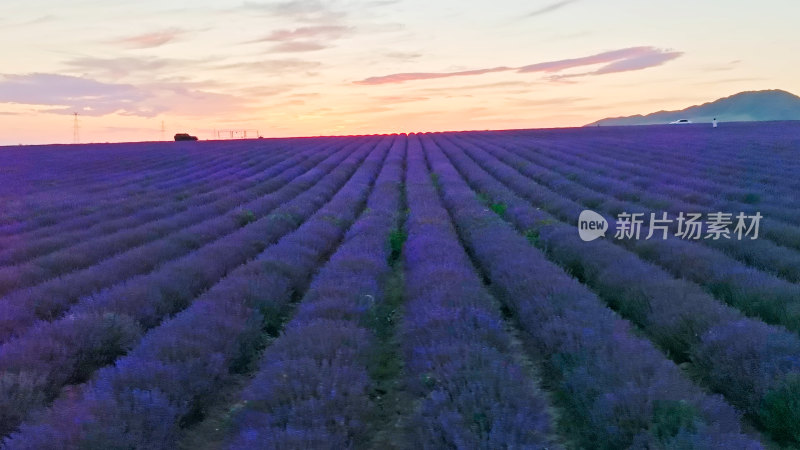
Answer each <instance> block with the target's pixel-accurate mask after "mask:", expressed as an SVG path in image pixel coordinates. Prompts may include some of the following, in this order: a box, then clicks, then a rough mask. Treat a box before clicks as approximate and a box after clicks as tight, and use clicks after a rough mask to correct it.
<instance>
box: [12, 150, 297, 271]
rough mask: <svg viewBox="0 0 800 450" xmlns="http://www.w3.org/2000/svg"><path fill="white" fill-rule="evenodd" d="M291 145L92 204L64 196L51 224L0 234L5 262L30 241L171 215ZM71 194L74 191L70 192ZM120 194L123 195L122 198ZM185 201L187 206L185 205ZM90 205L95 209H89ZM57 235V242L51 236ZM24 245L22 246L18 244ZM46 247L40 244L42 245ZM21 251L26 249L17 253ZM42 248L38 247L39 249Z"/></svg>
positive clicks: (44, 244) (41, 242)
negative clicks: (196, 198) (18, 247)
mask: <svg viewBox="0 0 800 450" xmlns="http://www.w3.org/2000/svg"><path fill="white" fill-rule="evenodd" d="M289 151H290V150H288V149H279V150H278V149H276V151H274V152H270V153H269V154H267V156H268V157H267V158H265V157H264V156H263V155H257V154H256V155H241V154H239V153H236V154H231V155H229V156H228V158H229V159H230V163H226V164H224V165H219V164H215V165H214V166H212V167H211V168H210V169H209V170H208V171H205V172H200V171H190V173H189V174H187V175H186V176H185V177H183V178H176V175H177V174H174V175H173V176H172V177H170V181H171V183H170V184H169V185H167V186H162V187H159V188H158V189H148V190H146V191H145V192H142V193H139V192H136V193H134V194H128V193H126V192H120V191H118V190H114V189H112V191H114V194H116V195H114V196H113V198H112V199H111V200H106V201H103V200H102V199H99V198H97V197H98V196H97V195H94V196H92V195H89V196H87V197H86V198H87V199H89V200H90V201H91V202H92V204H91V206H90V207H87V208H82V207H80V206H77V205H72V204H70V201H71V198H70V199H69V200H68V199H65V200H64V201H63V202H62V204H61V205H60V207H59V208H58V211H57V214H54V215H52V216H51V218H50V220H51V221H52V222H53V225H52V226H48V227H42V228H36V229H32V230H29V231H27V232H19V233H16V234H14V235H10V236H3V237H2V238H0V246H2V248H3V251H2V252H0V263H2V264H7V263H9V262H21V261H23V260H24V258H25V257H27V256H28V254H29V253H30V252H31V250H28V249H27V248H26V247H25V246H32V245H34V244H35V246H36V247H35V249H36V250H37V252H41V251H42V250H50V249H53V248H58V247H57V244H58V243H60V242H62V241H63V239H62V238H61V236H62V235H68V234H76V237H77V238H78V239H80V238H82V237H83V236H95V235H102V234H107V233H110V232H113V231H117V230H121V229H125V228H131V227H133V226H136V225H138V224H140V223H144V222H147V221H151V220H156V219H158V218H162V217H167V216H168V215H169V214H174V213H175V212H177V211H179V210H180V209H181V207H182V205H186V204H190V203H187V202H190V201H193V200H195V197H199V196H203V195H206V194H207V193H209V192H213V191H215V190H218V189H219V188H220V184H221V183H224V182H226V181H227V182H230V181H231V178H233V177H241V176H249V174H252V173H254V172H255V171H256V170H258V168H259V167H266V166H268V165H269V164H275V163H276V162H277V161H280V160H282V159H285V158H286V157H287V156H288V152H289ZM67 195H68V196H69V197H73V196H74V195H75V194H72V193H68V194H67ZM120 199H124V200H123V201H120ZM184 207H185V206H184ZM86 211H94V212H93V213H89V214H87V213H86ZM50 241H55V242H52V243H51V242H50ZM20 245H22V246H23V248H22V249H21V250H18V249H15V248H14V247H16V246H20ZM40 248H41V249H42V250H39V249H40ZM15 252H21V254H15ZM37 254H39V253H37Z"/></svg>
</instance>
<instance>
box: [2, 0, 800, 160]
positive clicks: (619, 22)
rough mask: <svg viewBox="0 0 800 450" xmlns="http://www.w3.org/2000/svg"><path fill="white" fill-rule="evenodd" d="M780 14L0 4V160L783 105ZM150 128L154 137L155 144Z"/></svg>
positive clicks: (777, 6)
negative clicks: (755, 93) (43, 149)
mask: <svg viewBox="0 0 800 450" xmlns="http://www.w3.org/2000/svg"><path fill="white" fill-rule="evenodd" d="M798 13H800V4H798V2H796V1H795V0H765V1H762V2H757V3H752V2H744V1H733V2H732V1H721V0H719V1H717V0H714V1H707V2H702V3H701V4H697V3H696V2H688V1H672V2H659V3H657V4H654V3H652V2H640V1H634V0H613V1H604V2H600V1H595V0H538V1H521V0H513V1H506V2H502V7H498V4H497V3H486V2H478V1H440V2H430V1H426V2H423V1H419V0H402V1H393V0H361V1H338V0H334V1H314V0H288V1H277V2H275V1H273V2H267V1H255V0H254V1H213V2H212V1H210V0H198V1H191V2H190V1H185V0H181V1H170V2H157V1H154V0H143V1H138V2H129V3H126V4H121V3H118V2H98V1H93V0H92V1H90V0H82V1H74V2H59V1H56V0H30V1H26V2H3V3H2V4H0V40H2V42H4V45H3V49H2V57H3V68H2V70H0V130H2V133H0V145H7V144H18V143H23V144H30V143H53V142H64V143H68V142H71V141H72V139H73V133H72V132H73V121H72V119H73V118H72V114H73V113H74V112H78V113H79V114H80V127H81V128H80V134H81V137H80V139H81V141H83V142H105V141H112V142H113V141H130V140H154V139H161V138H162V137H164V136H166V137H167V138H168V137H170V136H171V135H172V134H173V133H176V132H182V131H187V132H191V133H193V134H197V135H198V136H199V137H200V138H201V139H207V138H210V137H211V136H212V133H213V130H214V129H225V128H235V129H244V128H248V129H259V130H260V131H261V133H262V134H264V135H267V136H289V135H323V134H351V133H384V132H406V131H432V130H463V129H505V128H531V127H554V126H581V125H584V124H586V123H589V122H592V121H594V120H597V119H598V118H601V117H617V116H627V115H632V114H638V113H642V112H647V111H655V110H661V109H665V110H672V109H680V108H683V107H685V106H686V105H692V104H700V103H704V102H707V101H710V100H713V99H715V98H720V97H724V96H727V95H731V94H732V93H735V92H740V91H746V90H761V89H774V88H780V89H784V90H787V91H789V92H800V81H798V80H799V79H798V77H797V76H796V75H797V73H798V68H800V59H799V58H798V56H797V53H796V50H795V48H794V47H795V45H796V29H795V23H794V22H795V19H796V17H798ZM162 122H163V123H164V124H165V134H162V133H161V132H160V130H161V127H162Z"/></svg>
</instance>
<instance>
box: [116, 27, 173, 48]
mask: <svg viewBox="0 0 800 450" xmlns="http://www.w3.org/2000/svg"><path fill="white" fill-rule="evenodd" d="M184 33H186V31H184V30H180V29H178V28H169V29H166V30H161V31H153V32H151V33H144V34H139V35H136V36H130V37H125V38H120V39H115V40H113V41H111V43H112V44H120V45H123V46H125V47H128V48H154V47H160V46H162V45H164V44H167V43H169V42H172V41H174V40H176V39H177V38H178V37H180V36H181V35H182V34H184Z"/></svg>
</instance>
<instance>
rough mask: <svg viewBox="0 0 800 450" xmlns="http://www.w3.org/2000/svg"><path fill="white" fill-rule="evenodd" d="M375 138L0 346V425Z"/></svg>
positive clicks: (175, 296) (132, 333)
mask: <svg viewBox="0 0 800 450" xmlns="http://www.w3.org/2000/svg"><path fill="white" fill-rule="evenodd" d="M375 143H376V140H375V139H369V140H366V141H358V142H357V143H356V142H353V145H358V149H357V150H355V151H348V150H347V149H345V150H343V151H341V152H340V153H344V154H345V155H342V156H339V155H338V154H337V155H335V156H334V157H333V158H330V159H329V160H327V161H325V162H323V163H321V164H320V166H318V167H316V168H314V169H312V170H311V171H309V172H307V173H306V174H304V175H301V176H300V177H298V180H300V183H293V186H292V187H291V188H292V189H296V190H297V191H299V192H301V193H300V195H298V196H297V197H295V198H293V199H291V200H289V201H286V200H288V199H285V198H284V199H279V198H275V200H276V201H275V205H274V206H275V207H276V209H274V210H273V212H272V213H271V214H270V215H269V216H267V217H265V218H263V219H260V220H257V221H255V222H253V223H250V224H248V225H247V226H245V227H243V228H241V229H240V230H238V231H236V232H234V233H232V234H230V235H228V236H226V237H224V238H222V239H219V240H217V241H215V242H213V243H212V244H209V245H206V246H204V247H202V248H201V249H199V250H197V251H195V252H192V253H191V254H189V255H187V256H186V257H183V258H180V259H178V260H175V261H172V262H170V263H167V264H165V265H163V266H162V267H161V268H160V269H159V270H158V271H156V272H153V273H151V274H149V275H146V276H142V277H137V278H134V279H131V280H129V281H128V282H127V283H125V284H121V285H118V286H116V287H115V288H112V289H108V290H105V291H102V292H100V293H99V294H97V295H93V296H91V297H87V298H84V299H82V300H81V301H80V302H79V303H78V304H76V305H75V306H74V307H73V308H71V309H70V310H69V311H68V313H67V315H66V316H65V317H64V318H62V319H59V320H56V321H54V322H40V323H38V324H36V325H35V326H33V327H32V328H31V329H29V330H28V331H27V333H25V334H24V335H22V336H20V337H19V338H16V339H12V340H10V341H8V342H6V343H5V344H3V345H2V346H0V372H2V373H3V376H4V378H5V379H6V380H7V381H6V382H5V383H3V385H2V386H0V388H2V389H3V393H2V395H0V417H2V418H3V420H0V424H3V425H4V426H5V429H4V430H3V431H5V432H8V431H9V427H13V426H15V425H16V424H17V423H19V420H21V419H22V418H24V417H25V415H26V414H27V413H28V412H29V411H31V410H32V409H34V408H36V407H38V406H40V405H42V404H43V403H46V402H49V401H51V400H52V399H53V398H54V397H55V395H56V394H57V393H58V391H59V389H60V388H61V387H62V386H64V385H65V384H74V383H78V382H82V381H84V380H86V379H87V378H88V377H89V376H90V375H91V373H92V372H93V371H94V370H96V369H97V368H99V367H100V366H103V365H105V364H108V363H110V362H112V361H113V360H114V359H115V358H116V357H117V356H119V355H120V354H122V353H124V352H125V351H126V350H127V349H128V348H130V347H131V345H132V344H133V343H135V342H137V341H138V339H139V337H138V330H139V329H142V330H148V329H151V328H153V327H155V326H157V325H158V324H159V322H161V321H162V320H163V319H164V318H165V317H169V316H170V315H172V314H175V313H177V312H179V311H181V310H183V309H185V308H186V307H188V306H189V305H190V304H191V302H192V301H193V300H194V298H195V297H196V296H197V295H200V294H201V293H202V292H203V291H205V290H207V289H208V288H210V287H211V286H213V285H214V284H215V283H217V282H218V281H219V280H220V279H222V278H223V277H224V276H225V275H226V274H227V273H229V272H230V271H231V270H233V269H234V268H235V267H237V266H239V265H241V264H244V263H246V262H247V261H248V260H250V259H252V258H253V257H255V256H256V255H258V254H259V253H261V252H262V251H263V250H264V249H265V248H267V247H268V246H269V245H271V244H272V243H274V242H276V241H277V240H278V239H280V238H281V237H282V236H284V235H286V234H288V233H290V232H291V231H293V230H294V229H296V228H297V227H298V226H300V225H301V224H302V223H303V222H304V221H305V220H306V219H307V218H308V217H309V216H311V215H312V214H313V213H314V212H315V211H317V210H318V209H319V208H320V207H322V206H323V205H324V204H325V203H326V202H327V201H328V200H329V199H330V198H331V197H332V196H333V195H334V194H335V192H336V191H338V190H339V189H340V188H341V186H342V185H344V184H345V183H346V182H347V180H348V179H349V178H350V177H351V175H352V174H353V173H354V172H355V170H356V168H357V166H358V165H359V164H360V163H361V161H362V160H363V159H364V158H365V157H366V156H367V154H369V152H370V151H371V149H372V148H373V147H374V145H375ZM342 160H344V162H341V161H342ZM340 162H341V164H340ZM12 393H13V394H14V395H11V394H12Z"/></svg>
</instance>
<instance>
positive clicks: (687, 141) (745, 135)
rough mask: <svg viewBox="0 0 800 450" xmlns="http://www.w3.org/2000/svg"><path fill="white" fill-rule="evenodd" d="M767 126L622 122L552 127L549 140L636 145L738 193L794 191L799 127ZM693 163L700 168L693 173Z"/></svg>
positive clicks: (699, 179)
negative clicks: (566, 129)
mask: <svg viewBox="0 0 800 450" xmlns="http://www.w3.org/2000/svg"><path fill="white" fill-rule="evenodd" d="M766 130H767V131H768V132H767V133H765V127H758V129H756V130H752V129H748V128H747V127H741V126H739V127H737V128H735V129H734V128H732V129H729V130H726V131H725V132H724V133H716V134H711V133H713V131H712V130H707V131H706V132H697V131H696V130H695V131H692V130H675V129H669V127H662V128H653V127H650V128H648V129H636V128H617V129H610V130H607V131H605V130H603V131H601V130H597V132H595V131H593V130H592V131H589V130H581V131H582V132H580V133H570V134H569V135H565V134H560V133H557V132H556V133H550V134H549V136H547V141H548V142H553V141H554V140H556V141H568V142H571V143H575V141H576V140H581V141H582V142H584V143H589V142H590V143H591V144H592V145H596V146H597V151H598V152H604V153H607V154H610V155H614V154H617V153H618V152H620V151H622V152H625V151H626V148H625V147H628V146H630V147H634V149H635V153H639V154H641V155H642V156H643V157H644V158H645V159H646V161H645V162H644V164H645V165H648V166H664V167H672V168H674V169H676V170H679V171H681V172H682V173H684V174H687V177H686V178H695V179H694V180H689V181H688V182H689V183H699V184H698V186H700V187H701V189H702V186H703V185H704V183H708V182H709V181H710V180H717V181H720V182H722V184H723V188H724V189H725V190H726V191H728V192H730V193H731V194H734V197H735V196H739V197H741V196H743V195H745V194H746V192H747V191H745V190H743V189H745V188H746V187H748V186H749V187H752V186H753V185H757V186H764V187H766V188H767V189H766V191H765V192H766V193H768V194H770V193H772V192H773V191H774V192H775V194H778V193H780V192H782V193H784V194H785V193H791V192H794V190H796V189H798V188H800V183H799V182H797V181H795V180H793V178H792V173H793V171H796V170H797V169H798V166H797V165H796V164H794V163H793V161H794V160H793V159H792V155H793V151H792V146H793V144H792V141H793V140H794V139H795V135H796V129H792V127H778V126H775V125H773V126H770V127H769V128H766ZM583 131H585V132H583ZM512 134H513V135H517V134H519V133H512ZM523 134H527V135H528V137H527V138H526V139H525V140H526V141H528V142H531V141H533V142H538V143H543V141H542V140H540V139H535V138H534V136H533V135H535V134H537V135H538V134H540V133H523ZM538 137H543V136H538ZM643 143H646V145H642V144H643ZM687 169H694V171H690V172H688V173H687ZM698 175H702V176H698Z"/></svg>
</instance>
